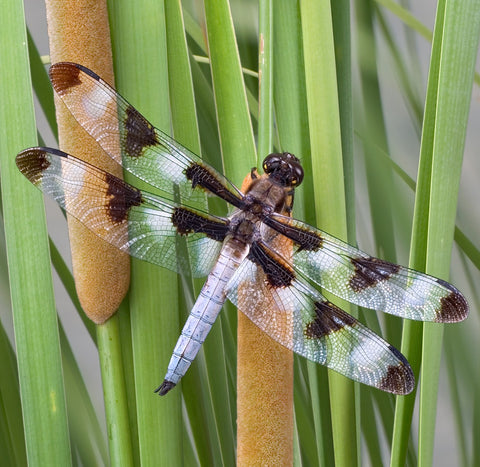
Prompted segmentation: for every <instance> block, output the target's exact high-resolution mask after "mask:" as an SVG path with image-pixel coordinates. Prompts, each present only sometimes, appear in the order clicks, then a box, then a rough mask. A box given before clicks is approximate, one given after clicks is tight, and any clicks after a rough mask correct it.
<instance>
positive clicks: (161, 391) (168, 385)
mask: <svg viewBox="0 0 480 467" xmlns="http://www.w3.org/2000/svg"><path fill="white" fill-rule="evenodd" d="M175 386H176V384H175V383H172V382H171V381H167V380H165V381H164V382H163V383H162V384H161V385H160V386H158V388H157V389H155V391H154V392H158V395H159V396H164V395H165V394H167V392H169V391H170V390H171V389H173V388H174V387H175Z"/></svg>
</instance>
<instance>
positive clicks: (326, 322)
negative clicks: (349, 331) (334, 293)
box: [304, 301, 357, 339]
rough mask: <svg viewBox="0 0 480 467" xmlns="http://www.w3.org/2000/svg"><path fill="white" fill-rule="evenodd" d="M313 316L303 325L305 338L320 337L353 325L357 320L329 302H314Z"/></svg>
mask: <svg viewBox="0 0 480 467" xmlns="http://www.w3.org/2000/svg"><path fill="white" fill-rule="evenodd" d="M314 305H315V318H314V319H313V321H311V322H310V323H308V324H307V325H306V327H305V331H304V332H305V337H307V339H320V338H322V337H324V336H327V335H328V334H331V333H334V332H337V331H340V330H341V329H343V328H344V327H345V326H353V325H354V324H355V323H356V322H357V320H356V319H355V318H354V317H353V316H350V315H349V314H348V313H345V312H344V311H343V310H342V309H341V308H339V307H338V306H336V305H334V304H333V303H331V302H328V301H324V302H315V304H314Z"/></svg>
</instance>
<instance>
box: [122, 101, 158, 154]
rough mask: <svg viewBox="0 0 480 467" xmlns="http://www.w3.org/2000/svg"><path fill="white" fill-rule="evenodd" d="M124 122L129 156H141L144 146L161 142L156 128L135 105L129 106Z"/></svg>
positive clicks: (126, 148)
mask: <svg viewBox="0 0 480 467" xmlns="http://www.w3.org/2000/svg"><path fill="white" fill-rule="evenodd" d="M124 124H125V132H126V134H125V150H126V152H127V154H128V155H129V156H131V157H139V156H141V155H142V152H143V150H144V148H146V147H148V146H154V145H156V144H158V143H159V141H158V138H157V135H156V133H155V128H154V127H153V126H152V125H151V124H150V123H149V122H148V121H147V119H146V118H145V117H144V116H143V115H142V114H141V113H140V112H139V111H138V110H137V109H135V108H134V107H132V106H129V107H128V108H127V110H126V118H125V122H124Z"/></svg>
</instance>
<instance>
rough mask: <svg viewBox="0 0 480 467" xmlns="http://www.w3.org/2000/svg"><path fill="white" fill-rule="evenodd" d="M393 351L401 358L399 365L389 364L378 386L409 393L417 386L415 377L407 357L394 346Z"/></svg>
mask: <svg viewBox="0 0 480 467" xmlns="http://www.w3.org/2000/svg"><path fill="white" fill-rule="evenodd" d="M389 348H390V350H391V352H392V353H393V354H395V356H396V357H397V358H398V359H399V360H400V362H399V363H398V365H395V366H393V365H392V366H389V367H388V371H387V374H386V375H385V376H384V377H383V379H382V381H381V382H380V384H379V386H378V388H379V389H381V390H382V391H388V392H391V393H393V394H399V395H404V394H409V393H411V392H412V391H413V388H414V386H415V377H414V376H413V371H412V369H411V367H410V365H409V363H408V361H407V359H406V358H405V357H404V356H403V355H402V354H401V353H400V352H399V351H398V350H397V349H396V348H395V347H393V346H390V347H389Z"/></svg>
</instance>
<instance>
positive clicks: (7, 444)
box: [0, 325, 27, 467]
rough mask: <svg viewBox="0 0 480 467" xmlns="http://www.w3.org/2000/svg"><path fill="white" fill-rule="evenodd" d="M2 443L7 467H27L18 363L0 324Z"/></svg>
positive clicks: (0, 436) (0, 435)
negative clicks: (23, 466) (21, 466)
mask: <svg viewBox="0 0 480 467" xmlns="http://www.w3.org/2000/svg"><path fill="white" fill-rule="evenodd" d="M0 355H1V359H0V410H1V416H0V443H1V447H0V449H1V451H0V452H2V456H3V460H2V462H4V463H5V465H7V466H12V467H13V466H16V465H27V453H26V451H25V440H24V436H23V433H24V428H23V420H22V405H21V401H20V390H19V387H18V371H17V366H16V364H17V360H16V358H15V353H14V351H13V348H12V346H11V345H10V342H9V341H8V336H7V334H6V332H5V330H4V329H3V326H1V325H0Z"/></svg>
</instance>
